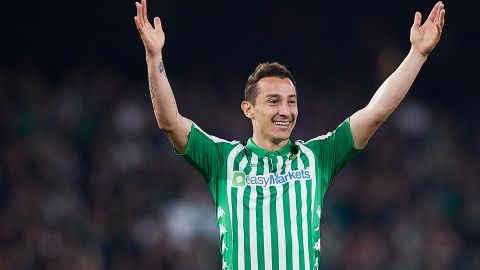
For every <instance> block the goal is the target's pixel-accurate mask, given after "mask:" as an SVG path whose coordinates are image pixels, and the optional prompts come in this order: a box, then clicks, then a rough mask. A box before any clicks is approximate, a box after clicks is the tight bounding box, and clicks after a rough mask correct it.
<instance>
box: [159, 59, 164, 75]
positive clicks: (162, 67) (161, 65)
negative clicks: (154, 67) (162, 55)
mask: <svg viewBox="0 0 480 270" xmlns="http://www.w3.org/2000/svg"><path fill="white" fill-rule="evenodd" d="M158 71H160V73H164V72H165V66H164V65H163V60H162V61H161V62H160V64H158Z"/></svg>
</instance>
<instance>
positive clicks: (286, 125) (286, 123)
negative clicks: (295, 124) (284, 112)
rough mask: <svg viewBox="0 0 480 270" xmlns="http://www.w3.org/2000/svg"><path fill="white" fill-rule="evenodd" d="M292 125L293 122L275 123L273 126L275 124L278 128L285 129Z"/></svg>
mask: <svg viewBox="0 0 480 270" xmlns="http://www.w3.org/2000/svg"><path fill="white" fill-rule="evenodd" d="M290 123H292V121H273V124H275V125H276V126H278V127H283V128H284V127H288V126H290Z"/></svg>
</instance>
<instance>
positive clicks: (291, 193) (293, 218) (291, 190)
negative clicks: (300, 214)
mask: <svg viewBox="0 0 480 270" xmlns="http://www.w3.org/2000/svg"><path fill="white" fill-rule="evenodd" d="M285 165H286V168H285V171H286V172H291V171H292V160H290V159H288V160H287V161H286V162H285ZM295 182H296V181H290V182H289V183H288V185H289V187H288V197H289V201H290V226H291V227H290V230H291V235H292V262H293V269H294V270H299V269H300V262H299V260H300V258H299V253H298V251H299V249H298V229H297V205H296V204H297V200H296V197H295Z"/></svg>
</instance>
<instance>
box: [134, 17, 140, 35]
mask: <svg viewBox="0 0 480 270" xmlns="http://www.w3.org/2000/svg"><path fill="white" fill-rule="evenodd" d="M133 20H134V21H135V26H136V27H137V30H138V32H139V33H140V35H141V34H142V28H141V27H140V22H139V19H138V17H137V16H135V17H133Z"/></svg>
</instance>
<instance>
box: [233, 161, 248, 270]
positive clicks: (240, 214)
mask: <svg viewBox="0 0 480 270" xmlns="http://www.w3.org/2000/svg"><path fill="white" fill-rule="evenodd" d="M247 163H248V160H247V157H246V156H244V157H243V158H242V161H240V164H239V170H240V171H243V170H244V169H245V167H246V166H247ZM244 191H245V189H244V188H237V205H236V207H237V222H238V223H237V225H238V269H239V270H244V269H245V253H244V252H245V250H244V243H245V239H244V238H245V234H244V233H243V230H244V228H243V192H244Z"/></svg>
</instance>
